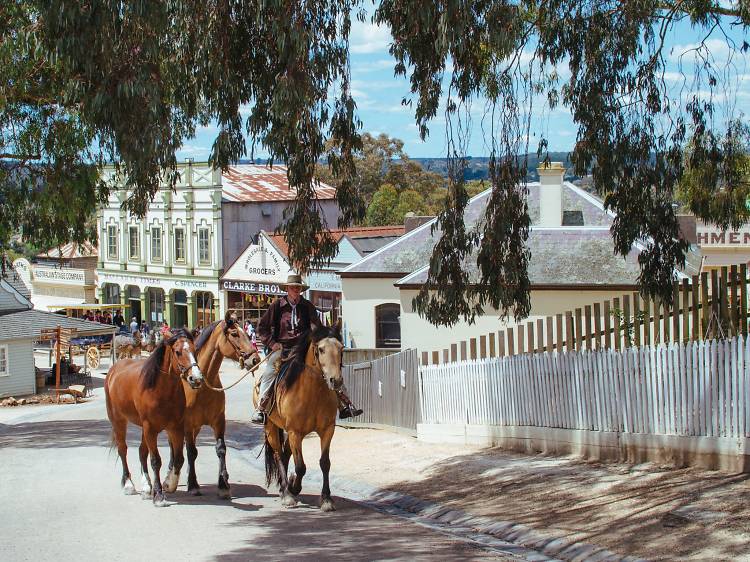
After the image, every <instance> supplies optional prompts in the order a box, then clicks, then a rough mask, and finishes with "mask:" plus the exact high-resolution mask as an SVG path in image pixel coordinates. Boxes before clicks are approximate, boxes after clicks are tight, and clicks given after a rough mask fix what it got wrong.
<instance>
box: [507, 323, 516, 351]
mask: <svg viewBox="0 0 750 562" xmlns="http://www.w3.org/2000/svg"><path fill="white" fill-rule="evenodd" d="M515 354H516V350H515V343H514V342H513V328H508V355H515Z"/></svg>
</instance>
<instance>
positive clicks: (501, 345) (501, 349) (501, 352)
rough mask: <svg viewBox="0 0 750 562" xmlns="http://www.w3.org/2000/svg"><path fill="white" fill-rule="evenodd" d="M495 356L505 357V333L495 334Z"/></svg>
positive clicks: (501, 331)
mask: <svg viewBox="0 0 750 562" xmlns="http://www.w3.org/2000/svg"><path fill="white" fill-rule="evenodd" d="M497 355H498V357H505V331H503V330H500V331H498V332H497Z"/></svg>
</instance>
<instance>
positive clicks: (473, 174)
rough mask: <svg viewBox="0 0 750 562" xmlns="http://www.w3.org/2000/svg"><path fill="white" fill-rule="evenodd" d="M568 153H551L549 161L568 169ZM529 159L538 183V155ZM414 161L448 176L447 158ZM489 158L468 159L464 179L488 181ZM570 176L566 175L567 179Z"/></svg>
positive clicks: (534, 178) (530, 167) (530, 155)
mask: <svg viewBox="0 0 750 562" xmlns="http://www.w3.org/2000/svg"><path fill="white" fill-rule="evenodd" d="M568 154H569V153H568V152H550V153H549V159H550V160H551V161H552V162H562V163H563V166H565V167H566V168H567V167H568V166H570V162H569V161H568ZM527 158H528V170H529V180H531V181H536V180H538V179H539V176H538V174H537V173H536V169H537V166H538V165H539V161H540V160H541V158H539V157H538V156H537V155H536V153H534V154H529V155H528V156H527ZM412 160H414V161H416V162H419V163H420V164H421V165H422V167H423V168H424V169H425V170H431V171H433V172H435V173H438V174H440V175H441V176H445V177H447V176H448V160H447V159H446V158H412ZM489 161H490V159H489V158H486V157H476V158H472V157H469V158H468V167H467V168H466V172H465V173H464V179H466V180H484V179H487V166H488V165H489ZM567 177H568V176H567V175H566V178H567ZM570 177H573V176H570Z"/></svg>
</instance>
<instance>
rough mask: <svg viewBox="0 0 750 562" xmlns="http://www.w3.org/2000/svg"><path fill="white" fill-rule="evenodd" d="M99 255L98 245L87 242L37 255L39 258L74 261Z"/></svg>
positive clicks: (68, 245) (68, 244)
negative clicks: (74, 259)
mask: <svg viewBox="0 0 750 562" xmlns="http://www.w3.org/2000/svg"><path fill="white" fill-rule="evenodd" d="M98 255H99V248H97V247H96V245H94V244H91V243H90V242H86V243H84V244H78V243H77V242H68V243H67V244H65V245H64V246H61V247H59V248H50V249H49V250H47V251H46V252H42V253H41V254H37V256H36V257H38V258H52V259H73V258H90V257H97V256H98Z"/></svg>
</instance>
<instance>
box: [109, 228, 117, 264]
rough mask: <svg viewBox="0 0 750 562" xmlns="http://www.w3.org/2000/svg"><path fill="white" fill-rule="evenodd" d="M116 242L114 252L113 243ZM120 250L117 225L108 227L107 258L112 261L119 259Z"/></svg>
mask: <svg viewBox="0 0 750 562" xmlns="http://www.w3.org/2000/svg"><path fill="white" fill-rule="evenodd" d="M113 241H114V251H113V250H112V244H111V242H113ZM118 254H119V252H118V248H117V225H116V224H108V225H107V258H108V259H111V260H116V259H118V257H119V256H118Z"/></svg>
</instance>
